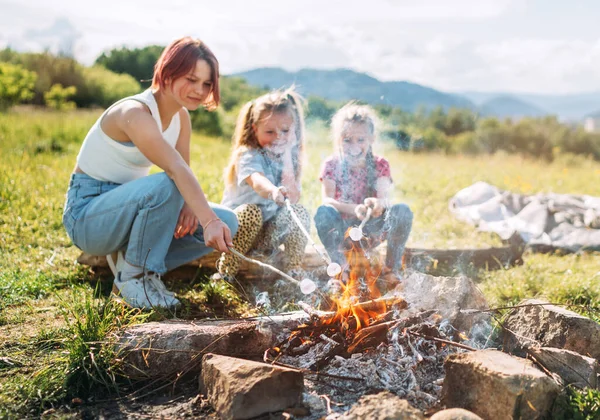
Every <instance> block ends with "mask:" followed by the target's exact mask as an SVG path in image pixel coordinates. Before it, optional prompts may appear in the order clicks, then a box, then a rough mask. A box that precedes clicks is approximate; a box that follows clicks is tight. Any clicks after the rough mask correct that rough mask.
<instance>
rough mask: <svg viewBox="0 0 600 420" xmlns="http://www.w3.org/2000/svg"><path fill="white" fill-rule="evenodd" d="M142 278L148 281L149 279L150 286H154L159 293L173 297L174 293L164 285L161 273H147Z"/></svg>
mask: <svg viewBox="0 0 600 420" xmlns="http://www.w3.org/2000/svg"><path fill="white" fill-rule="evenodd" d="M144 278H145V279H146V280H148V281H150V284H152V286H154V288H155V289H156V290H158V291H159V292H160V293H162V294H163V295H166V296H169V297H175V293H173V292H172V291H170V290H169V289H167V286H165V283H163V281H162V279H161V275H160V274H158V273H147V274H146V275H145V276H144Z"/></svg>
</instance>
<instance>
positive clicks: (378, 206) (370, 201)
mask: <svg viewBox="0 0 600 420" xmlns="http://www.w3.org/2000/svg"><path fill="white" fill-rule="evenodd" d="M365 206H367V207H370V208H372V209H373V211H372V212H371V217H379V216H381V215H382V214H383V212H384V211H385V206H384V205H383V203H382V202H381V200H378V199H377V198H375V197H368V198H365Z"/></svg>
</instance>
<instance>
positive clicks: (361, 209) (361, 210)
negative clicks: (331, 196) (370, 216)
mask: <svg viewBox="0 0 600 420" xmlns="http://www.w3.org/2000/svg"><path fill="white" fill-rule="evenodd" d="M354 214H355V215H356V217H357V218H358V220H363V219H364V218H365V217H366V216H367V206H365V205H364V204H358V205H357V206H356V207H354Z"/></svg>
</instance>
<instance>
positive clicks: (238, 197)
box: [221, 149, 283, 223]
mask: <svg viewBox="0 0 600 420" xmlns="http://www.w3.org/2000/svg"><path fill="white" fill-rule="evenodd" d="M235 169H236V178H235V182H234V184H232V185H230V186H229V187H227V188H226V189H225V192H224V193H223V200H222V201H221V204H223V205H224V206H227V207H229V208H230V209H235V208H236V207H238V206H241V205H242V204H256V205H258V207H259V208H260V210H261V212H262V217H263V223H264V222H266V221H267V220H270V219H271V218H272V217H273V216H275V213H277V210H278V209H279V208H280V207H279V206H278V205H277V204H276V203H275V202H274V201H273V200H269V199H266V198H263V197H261V196H260V195H258V194H257V193H256V191H254V190H253V189H252V187H251V186H250V185H248V183H247V182H246V179H247V178H248V177H249V176H250V175H252V174H254V173H257V172H259V173H262V174H263V175H264V176H265V177H266V178H267V179H268V180H269V181H271V182H272V183H273V185H276V186H280V185H281V173H282V171H283V168H282V163H281V162H278V161H274V160H272V159H269V158H268V157H267V156H266V155H265V152H264V151H263V150H262V149H260V150H259V149H247V150H246V151H244V152H243V153H242V154H241V155H240V157H239V159H238V161H237V164H236V167H235Z"/></svg>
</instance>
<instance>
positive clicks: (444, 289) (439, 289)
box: [400, 271, 489, 332]
mask: <svg viewBox="0 0 600 420" xmlns="http://www.w3.org/2000/svg"><path fill="white" fill-rule="evenodd" d="M402 287H403V289H402V290H401V291H400V293H401V294H402V295H403V296H404V298H405V299H406V301H407V302H408V303H409V304H410V306H411V308H416V309H420V310H430V309H435V310H436V312H437V313H439V314H440V315H441V316H442V317H443V318H444V319H447V320H448V321H450V322H451V323H452V325H453V326H454V328H456V329H458V330H459V331H462V332H469V331H470V330H471V328H472V327H473V326H474V325H475V324H477V323H481V322H487V321H488V320H489V315H488V314H487V313H473V311H471V312H469V311H465V310H469V309H471V310H475V311H477V310H486V309H489V306H488V303H487V301H486V299H485V297H484V296H483V294H482V293H481V291H479V289H478V288H477V287H476V285H475V283H473V281H472V280H471V279H469V278H468V277H465V276H459V277H435V276H431V275H428V274H424V273H420V272H416V271H415V272H412V273H411V274H410V275H409V276H408V277H407V278H406V279H405V280H404V282H403V286H402Z"/></svg>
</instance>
